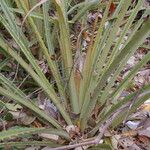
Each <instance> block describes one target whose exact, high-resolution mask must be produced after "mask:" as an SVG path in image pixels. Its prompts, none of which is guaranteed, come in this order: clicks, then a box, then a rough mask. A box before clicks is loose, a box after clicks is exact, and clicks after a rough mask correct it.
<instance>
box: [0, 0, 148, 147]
mask: <svg viewBox="0 0 150 150" xmlns="http://www.w3.org/2000/svg"><path fill="white" fill-rule="evenodd" d="M9 2H10V3H9ZM112 2H113V1H112V0H108V1H101V0H91V1H88V0H86V1H83V2H80V3H75V2H73V1H71V0H65V1H63V0H53V1H49V0H41V1H40V2H39V3H38V4H36V3H34V1H29V0H14V1H13V2H12V1H6V0H1V1H0V9H1V14H0V22H1V35H0V48H1V51H2V53H3V55H5V56H6V59H5V60H3V62H2V63H1V66H0V68H1V70H2V71H1V74H0V85H1V86H0V94H1V95H3V96H5V97H7V98H9V99H10V100H13V101H14V102H15V103H19V104H20V105H22V106H23V107H25V108H28V109H29V110H30V111H32V112H33V113H34V114H35V115H36V117H38V118H40V119H42V120H45V121H47V123H49V125H50V131H51V132H52V133H53V134H58V135H59V136H61V137H64V138H65V139H67V140H68V141H70V140H73V139H72V136H71V135H70V134H69V133H70V132H69V131H68V130H67V129H68V127H73V128H74V129H72V130H73V131H72V132H73V133H75V134H77V135H75V134H74V136H73V138H74V137H76V138H78V139H81V138H83V139H84V138H85V137H86V138H87V137H88V138H92V140H88V141H84V142H81V143H79V144H75V145H68V146H69V147H68V149H69V148H75V147H77V146H82V145H94V144H98V143H99V140H100V139H101V138H102V136H103V133H104V131H105V130H106V128H108V127H109V126H111V127H112V128H113V127H116V125H118V124H119V123H121V122H122V121H123V119H124V118H125V113H126V112H127V110H126V109H125V108H127V107H128V106H130V105H131V104H132V102H133V99H134V97H136V101H134V104H132V107H131V109H130V110H129V112H128V113H129V114H131V113H132V112H134V111H135V110H136V108H137V107H139V106H140V104H142V103H143V102H144V101H145V100H147V99H148V98H149V93H148V92H147V91H149V90H150V86H148V85H147V86H146V85H145V86H143V88H141V89H140V90H139V91H138V92H133V93H131V94H130V95H128V96H127V97H125V98H124V99H123V100H120V95H121V93H122V91H123V90H125V89H126V88H127V86H128V84H129V82H130V81H131V80H132V78H133V77H134V76H135V74H136V73H137V71H138V70H139V68H140V67H142V66H143V65H144V64H146V63H147V62H148V61H149V60H150V52H148V53H147V54H146V55H145V56H144V57H143V58H142V60H141V61H139V62H138V63H137V64H136V65H135V66H134V67H133V68H132V69H131V71H130V73H129V74H128V75H127V76H126V77H125V78H124V79H123V80H122V81H121V82H120V84H119V85H115V81H116V80H117V77H118V76H119V75H120V73H121V71H122V70H123V69H124V67H125V65H126V63H127V61H128V60H129V58H130V57H131V56H132V55H133V54H134V53H135V52H136V50H137V49H138V48H139V47H140V46H141V45H142V44H143V42H144V40H145V39H146V38H147V37H148V36H149V34H150V20H148V19H147V18H146V17H147V15H148V14H149V9H145V8H144V9H145V10H144V14H143V16H142V17H141V18H140V19H139V20H138V21H137V22H136V23H135V18H136V16H137V13H138V12H139V11H140V10H141V9H143V8H142V5H143V1H138V2H137V4H136V5H135V6H133V7H130V6H131V4H132V0H127V1H126V0H121V1H118V2H116V6H117V7H116V8H115V9H114V10H113V12H112V10H111V9H110V8H111V5H112ZM39 5H41V7H38V8H37V6H39ZM31 8H34V9H32V11H30V9H31ZM93 9H94V10H97V11H98V10H99V9H101V10H103V13H102V18H101V19H100V20H99V19H98V16H97V17H96V18H95V21H94V23H93V25H91V24H90V25H89V24H88V23H87V12H88V11H90V10H93ZM68 18H69V19H68ZM21 19H22V22H23V23H21V24H20V23H19V22H18V20H21ZM77 23H81V31H80V33H78V35H77V40H72V39H71V35H72V34H75V33H73V32H77V31H73V30H75V28H74V25H76V24H77ZM120 29H121V31H120V32H119V33H118V31H119V30H120ZM4 31H5V32H4ZM6 31H7V32H6ZM89 32H91V35H90V42H89V43H88V45H87V47H86V49H85V50H84V51H83V42H82V40H84V37H83V36H85V33H89ZM95 33H96V35H95ZM124 37H127V38H126V39H125V38H124ZM8 39H11V41H12V40H13V41H14V42H15V45H17V46H16V47H13V46H12V44H11V43H10V42H9V41H8ZM74 41H75V42H76V44H75V42H74ZM35 45H36V46H37V47H38V49H36V52H33V48H34V46H35ZM35 53H36V56H35ZM10 56H11V57H12V58H13V60H14V61H15V62H16V63H18V64H19V65H20V66H21V67H22V68H23V69H24V70H25V71H26V72H27V74H28V75H29V76H30V77H31V78H32V79H33V80H34V81H33V82H35V83H36V85H37V88H38V87H40V88H41V89H42V91H43V92H44V94H45V95H46V96H47V98H48V99H49V100H50V101H51V102H52V103H53V104H54V105H55V107H56V108H57V111H58V112H59V114H60V115H61V119H59V120H58V119H57V118H55V117H53V116H51V115H48V114H46V113H45V112H44V111H43V110H41V109H40V108H39V107H38V105H36V104H35V103H34V101H33V100H32V99H30V98H29V97H27V92H26V91H25V89H23V88H22V89H21V88H19V87H17V85H16V84H15V83H14V82H12V81H11V80H10V79H8V78H7V77H5V76H4V74H5V71H3V67H4V66H5V65H6V64H7V63H8V61H9V60H10V59H11V57H10ZM40 60H44V61H45V62H46V64H47V65H48V72H50V73H48V75H47V74H45V73H44V71H43V69H42V68H41V67H40V65H39V63H38V61H40ZM49 75H51V76H50V77H49ZM16 80H17V79H16ZM53 81H55V84H54V82H53ZM114 85H115V86H114ZM29 92H30V91H28V94H29ZM142 93H143V94H142ZM1 101H2V102H3V103H4V104H5V101H3V100H1ZM95 112H97V113H96V115H95V116H94V118H93V114H95ZM116 118H117V119H116ZM119 118H120V119H119ZM103 124H105V125H106V126H105V127H104V128H103V129H102V132H101V133H100V134H98V136H97V131H98V129H99V128H100V127H101V126H102V125H103ZM76 129H78V131H77V130H76ZM46 130H48V129H46ZM30 131H31V132H30ZM41 131H43V128H41V129H37V130H36V129H35V130H34V129H33V128H27V129H25V130H24V129H18V131H17V130H13V129H12V131H10V130H8V131H2V133H0V140H4V141H5V139H8V138H10V137H12V136H19V135H20V134H21V135H22V134H32V133H33V132H34V133H39V132H41ZM60 131H61V134H60ZM4 132H5V134H4ZM51 132H50V133H51ZM85 135H86V136H85ZM93 137H94V140H93ZM40 142H41V141H40ZM40 142H39V143H38V141H35V142H34V141H33V142H31V145H32V144H38V145H40V144H41V145H43V144H45V145H47V143H40ZM7 144H8V143H7ZM22 144H23V143H22ZM28 144H29V143H28ZM3 145H5V143H3ZM10 145H14V143H13V142H10ZM49 145H50V144H49ZM55 146H56V145H55ZM65 148H66V147H63V146H62V147H61V148H58V149H65ZM56 149H57V148H56Z"/></svg>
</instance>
